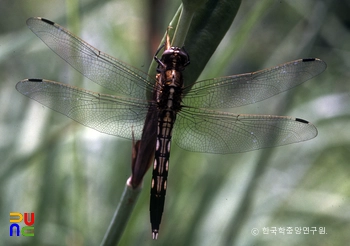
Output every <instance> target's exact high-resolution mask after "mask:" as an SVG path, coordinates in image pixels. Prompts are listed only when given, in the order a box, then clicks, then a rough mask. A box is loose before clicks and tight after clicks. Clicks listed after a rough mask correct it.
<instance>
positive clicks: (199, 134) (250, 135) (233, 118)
mask: <svg viewBox="0 0 350 246" xmlns="http://www.w3.org/2000/svg"><path fill="white" fill-rule="evenodd" d="M316 136H317V129H316V127H315V126H314V125H312V124H311V123H309V122H307V121H305V120H302V119H298V118H291V117H283V116H270V115H243V114H239V115H237V114H230V113H224V112H215V111H208V110H202V109H195V108H183V110H182V111H180V113H179V114H178V116H177V119H176V124H175V126H174V132H173V139H174V141H175V143H176V144H177V145H179V146H180V147H181V148H183V149H186V150H189V151H197V152H207V153H221V154H228V153H236V152H246V151H251V150H256V149H262V148H269V147H275V146H280V145H286V144H291V143H297V142H301V141H306V140H309V139H312V138H314V137H316Z"/></svg>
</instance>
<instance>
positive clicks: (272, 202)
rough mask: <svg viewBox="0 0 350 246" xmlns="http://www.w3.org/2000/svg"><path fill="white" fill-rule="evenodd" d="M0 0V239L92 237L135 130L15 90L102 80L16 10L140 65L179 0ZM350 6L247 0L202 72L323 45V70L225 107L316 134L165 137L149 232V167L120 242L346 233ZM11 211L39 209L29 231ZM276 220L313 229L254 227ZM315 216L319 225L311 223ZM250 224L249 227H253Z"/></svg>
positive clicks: (112, 200) (280, 240) (239, 240)
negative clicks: (85, 119)
mask: <svg viewBox="0 0 350 246" xmlns="http://www.w3.org/2000/svg"><path fill="white" fill-rule="evenodd" d="M0 5H1V8H0V161H1V164H0V187H1V188H0V244H1V245H98V244H100V242H101V241H102V238H103V236H104V233H105V231H106V229H107V227H108V225H109V222H110V220H111V218H112V216H113V213H114V210H115V209H116V207H117V204H118V201H119V198H120V196H121V193H122V192H123V189H124V184H125V182H126V180H127V178H128V177H129V176H130V165H129V163H130V160H131V141H129V140H124V139H121V138H117V137H113V136H109V135H106V134H102V133H99V132H97V131H95V130H92V129H89V128H86V127H84V126H82V125H80V124H78V123H76V122H74V121H72V120H71V119H69V118H67V117H65V116H64V115H61V114H59V113H56V112H54V111H52V110H50V109H48V108H47V107H44V106H42V105H41V104H39V103H37V102H35V101H32V100H30V99H28V98H26V97H25V96H23V95H21V94H20V93H18V92H17V91H16V90H15V85H16V83H17V82H18V81H20V80H22V79H24V78H46V79H50V80H55V81H60V82H63V83H67V84H70V85H75V86H79V87H82V88H85V89H88V90H93V91H100V90H102V88H101V87H99V86H97V85H95V84H94V83H92V82H91V81H89V80H87V79H85V78H84V77H83V76H82V75H80V74H79V73H78V72H76V71H75V70H74V69H73V68H71V67H70V66H69V65H68V64H67V63H65V62H64V61H63V60H62V59H60V58H59V57H58V56H57V55H56V54H54V53H53V52H52V51H51V50H50V49H49V48H48V47H47V46H46V45H45V44H44V43H42V42H41V40H40V39H38V38H37V37H36V36H35V35H34V34H33V33H32V32H31V31H30V30H29V29H28V28H27V26H26V24H25V22H26V20H27V19H28V18H29V17H32V16H41V17H45V18H47V19H50V20H52V21H54V22H57V23H59V24H60V25H62V26H64V27H66V28H67V29H68V30H70V31H71V32H72V33H74V34H76V35H77V36H79V37H81V38H82V39H84V40H85V41H87V42H88V43H90V44H91V45H93V46H95V47H96V48H98V49H100V50H101V51H104V52H106V53H107V54H110V55H112V56H114V57H116V58H118V59H120V60H122V61H125V62H127V63H129V64H131V65H133V66H134V67H136V68H139V69H141V70H143V71H145V72H147V70H148V66H149V64H150V62H151V60H152V57H153V54H154V52H155V49H156V47H157V46H158V44H159V42H160V39H161V37H162V35H163V33H164V31H165V29H166V27H167V26H168V24H169V22H170V20H171V19H172V17H173V16H174V14H175V12H176V10H177V9H178V7H179V5H180V1H158V2H157V1H136V0H131V1H130V0H128V1H127V0H121V1H119V0H110V1H107V0H104V1H92V0H81V1H77V0H73V1H72V0H69V1H61V0H50V1H45V0H32V1H26V0H16V1H12V0H2V1H1V3H0ZM349 12H350V1H348V0H347V1H332V0H309V1H294V0H281V1H272V0H261V1H254V0H245V1H243V3H242V4H241V7H240V9H239V11H238V14H237V16H236V19H235V20H234V22H233V24H232V27H231V28H230V30H229V31H228V32H227V35H226V36H225V38H224V39H223V41H222V43H221V44H220V46H219V47H218V48H217V50H216V52H215V54H214V55H213V57H212V59H211V60H210V61H209V63H208V65H207V67H206V68H205V70H204V71H203V73H202V75H201V78H202V79H204V78H210V77H218V76H225V75H230V74H239V73H245V72H252V71H256V70H259V69H264V68H268V67H271V66H275V65H278V64H281V63H284V62H288V61H292V60H295V59H299V58H308V57H317V58H320V59H322V60H324V61H325V62H326V63H327V65H328V68H327V70H326V71H325V72H323V73H322V74H321V75H319V76H317V77H315V78H314V79H312V80H310V81H308V82H306V83H304V84H302V85H300V86H298V87H297V88H295V89H291V90H289V91H288V92H286V93H282V94H280V95H277V96H274V97H272V98H270V99H267V100H265V101H263V102H260V103H257V104H253V105H249V106H245V107H241V108H236V109H234V110H232V112H235V113H251V114H273V115H288V116H293V117H298V118H303V119H307V120H308V121H310V122H312V123H313V124H314V125H315V126H316V127H317V128H318V131H319V135H318V136H317V137H316V138H315V139H312V140H310V141H307V142H303V143H298V144H292V145H288V146H283V147H277V148H272V149H265V150H258V151H253V152H248V153H240V154H231V155H214V154H203V153H192V152H188V151H185V150H182V149H180V148H179V147H177V146H176V145H175V144H173V145H172V152H171V158H170V172H169V177H168V190H167V197H166V204H165V211H164V214H163V220H162V224H161V227H160V234H159V239H158V240H157V241H153V240H152V238H151V227H150V223H149V211H148V209H149V189H150V180H151V177H150V175H151V173H150V172H148V173H147V175H146V177H145V182H144V188H143V191H142V193H141V195H140V198H139V200H138V202H137V204H136V207H135V210H134V212H133V214H132V216H131V218H130V221H129V224H128V226H127V227H126V229H125V232H124V234H123V237H122V240H121V242H120V245H345V244H346V243H348V242H349V241H350V235H349V228H350V227H349V224H350V197H349V196H350V195H349V194H350V181H349V175H350V165H349V160H350V151H349V150H350V130H349V125H350V107H349V103H350V93H349V89H350V83H349V81H348V80H349V79H348V78H349V76H350V69H349V67H350V33H349V27H350V16H349ZM188 69H190V66H189V67H188ZM201 78H200V79H201ZM110 93H111V92H110ZM13 211H15V212H22V213H24V212H35V224H34V227H35V236H34V237H23V236H21V237H10V236H9V225H10V223H9V213H10V212H13ZM22 224H23V223H22ZM273 227H276V228H280V227H281V228H285V229H286V228H287V227H293V228H295V227H301V228H303V227H306V228H310V229H311V228H314V227H316V229H317V231H316V232H315V235H312V232H310V234H308V235H307V234H304V232H302V234H299V235H297V234H296V233H295V232H294V231H293V233H292V235H286V232H285V234H282V233H280V232H278V231H277V233H276V235H274V234H272V233H271V232H270V233H269V234H263V228H270V229H272V228H273ZM320 227H322V228H325V231H326V234H323V235H320V234H319V233H320V231H319V228H320ZM253 228H256V229H258V230H259V233H258V235H256V236H253V235H252V233H251V231H252V229H253ZM255 232H256V231H255Z"/></svg>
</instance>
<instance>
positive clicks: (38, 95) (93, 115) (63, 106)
mask: <svg viewBox="0 0 350 246" xmlns="http://www.w3.org/2000/svg"><path fill="white" fill-rule="evenodd" d="M16 89H17V90H18V91H19V92H20V93H22V94H23V95H25V96H27V97H29V98H31V99H34V100H36V101H38V102H40V103H41V104H43V105H45V106H47V107H49V108H51V109H53V110H55V111H57V112H60V113H62V114H64V115H66V116H68V117H69V118H72V119H73V120H75V121H77V122H79V123H81V124H83V125H85V126H88V127H91V128H93V129H95V130H97V131H100V132H103V133H107V134H111V135H115V136H119V137H123V138H128V139H132V131H134V135H135V138H136V139H140V138H141V133H142V128H143V125H144V120H145V118H146V114H147V110H148V103H147V101H144V100H138V99H127V98H123V97H117V96H111V95H105V94H99V93H94V92H90V91H87V90H82V89H79V88H76V87H73V86H69V85H65V84H62V83H58V82H54V81H49V80H42V79H30V80H28V79H25V80H22V81H20V82H18V83H17V85H16Z"/></svg>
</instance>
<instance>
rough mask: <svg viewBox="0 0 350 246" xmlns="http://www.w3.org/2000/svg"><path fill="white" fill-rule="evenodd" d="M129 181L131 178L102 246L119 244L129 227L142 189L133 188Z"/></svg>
mask: <svg viewBox="0 0 350 246" xmlns="http://www.w3.org/2000/svg"><path fill="white" fill-rule="evenodd" d="M129 180H130V178H129V179H128V181H127V182H126V184H125V188H124V192H123V195H122V197H121V199H120V202H119V205H118V207H117V209H116V211H115V213H114V215H113V218H112V221H111V223H110V225H109V227H108V230H107V232H106V234H105V236H104V238H103V241H102V243H101V246H114V245H116V244H117V243H118V242H119V240H120V238H121V236H122V235H123V232H124V229H125V227H126V225H127V222H128V220H129V217H130V215H131V213H132V211H133V209H134V207H135V204H136V201H137V199H138V196H139V194H140V192H141V190H142V188H141V187H138V188H136V189H134V188H132V186H131V184H130V183H129Z"/></svg>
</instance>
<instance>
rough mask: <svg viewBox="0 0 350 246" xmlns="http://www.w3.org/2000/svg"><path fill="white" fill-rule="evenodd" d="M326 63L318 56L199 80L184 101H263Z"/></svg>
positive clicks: (211, 105) (222, 104) (210, 105)
mask: <svg viewBox="0 0 350 246" xmlns="http://www.w3.org/2000/svg"><path fill="white" fill-rule="evenodd" d="M326 66H327V65H326V63H325V62H323V61H321V60H320V59H317V58H310V59H300V60H296V61H292V62H288V63H285V64H282V65H279V66H276V67H274V68H270V69H265V70H261V71H257V72H253V73H246V74H239V75H232V76H227V77H221V78H214V79H208V80H203V81H199V82H196V83H195V84H194V86H193V87H192V88H191V89H190V91H188V93H187V95H186V96H185V98H184V99H183V103H184V105H187V106H191V107H197V108H206V109H215V108H233V107H239V106H243V105H247V104H251V103H255V102H259V101H262V100H264V99H267V98H269V97H272V96H274V95H276V94H278V93H281V92H283V91H286V90H288V89H290V88H293V87H295V86H297V85H299V84H301V83H303V82H305V81H307V80H309V79H311V78H313V77H314V76H316V75H318V74H320V73H322V72H323V71H324V70H325V69H326Z"/></svg>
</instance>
